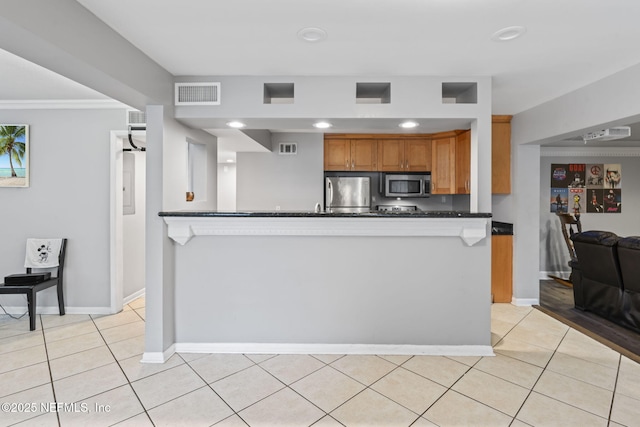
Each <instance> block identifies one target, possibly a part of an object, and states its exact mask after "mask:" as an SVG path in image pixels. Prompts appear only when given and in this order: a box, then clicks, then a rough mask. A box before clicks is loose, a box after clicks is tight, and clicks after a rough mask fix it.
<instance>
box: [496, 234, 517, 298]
mask: <svg viewBox="0 0 640 427" xmlns="http://www.w3.org/2000/svg"><path fill="white" fill-rule="evenodd" d="M512 296H513V236H510V235H495V236H491V300H492V301H493V302H511V299H512Z"/></svg>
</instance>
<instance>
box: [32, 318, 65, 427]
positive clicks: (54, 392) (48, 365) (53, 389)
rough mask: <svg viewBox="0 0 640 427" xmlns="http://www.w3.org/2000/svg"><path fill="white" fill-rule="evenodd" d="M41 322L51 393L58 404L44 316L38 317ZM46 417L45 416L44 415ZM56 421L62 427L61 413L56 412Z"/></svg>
mask: <svg viewBox="0 0 640 427" xmlns="http://www.w3.org/2000/svg"><path fill="white" fill-rule="evenodd" d="M38 318H39V320H40V328H41V329H42V331H41V333H42V341H43V342H44V354H45V356H46V357H47V367H48V368H49V380H50V381H51V382H50V384H51V392H52V393H53V401H54V403H56V404H57V403H58V398H57V397H56V388H55V387H54V386H53V372H51V360H49V350H48V348H47V339H46V337H45V335H44V322H43V320H42V315H38ZM43 415H44V414H43ZM56 420H58V426H62V423H61V422H60V412H58V411H56Z"/></svg>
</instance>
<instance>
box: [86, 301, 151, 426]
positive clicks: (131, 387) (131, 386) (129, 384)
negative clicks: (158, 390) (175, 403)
mask: <svg viewBox="0 0 640 427" xmlns="http://www.w3.org/2000/svg"><path fill="white" fill-rule="evenodd" d="M127 305H128V304H127ZM116 314H117V313H116ZM89 318H90V319H91V321H92V322H93V325H94V326H95V327H96V329H97V330H98V334H100V338H102V341H103V342H104V344H105V345H106V346H107V349H109V353H111V356H112V357H113V360H115V362H116V364H117V365H118V368H120V371H121V372H122V375H123V376H124V378H125V379H126V380H127V385H128V386H129V388H130V389H131V391H133V394H134V396H136V399H138V402H139V403H140V406H142V409H143V410H144V413H145V415H146V416H147V418H148V419H149V421H150V422H151V424H152V425H153V426H155V423H154V422H153V420H152V419H151V417H150V416H149V413H148V412H147V408H146V407H145V406H144V404H143V403H142V401H141V400H140V396H138V393H136V389H135V388H133V385H131V381H129V377H128V376H127V374H126V373H125V372H124V369H122V366H121V365H120V361H119V360H118V358H117V357H116V355H115V354H113V350H111V346H110V345H109V343H107V340H106V339H105V338H104V336H103V335H102V330H101V329H100V328H99V327H98V325H97V324H96V322H95V319H94V318H93V316H91V315H89ZM145 327H146V323H145ZM123 341H124V340H123ZM114 344H115V343H114ZM120 387H122V386H118V387H115V388H112V389H110V390H106V391H103V392H102V393H98V394H97V395H100V394H103V393H106V392H107V391H111V390H115V389H117V388H120ZM97 395H94V396H97ZM90 397H93V396H90ZM85 399H88V398H85ZM141 413H142V412H140V414H141ZM140 414H135V415H133V416H131V417H129V418H126V419H124V420H121V421H119V422H123V421H126V420H128V419H130V418H133V417H137V416H138V415H140Z"/></svg>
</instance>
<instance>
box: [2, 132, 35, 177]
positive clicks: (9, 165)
mask: <svg viewBox="0 0 640 427" xmlns="http://www.w3.org/2000/svg"><path fill="white" fill-rule="evenodd" d="M28 186H29V126H28V125H4V124H0V187H28Z"/></svg>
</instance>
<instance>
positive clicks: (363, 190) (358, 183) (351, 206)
mask: <svg viewBox="0 0 640 427" xmlns="http://www.w3.org/2000/svg"><path fill="white" fill-rule="evenodd" d="M324 194H325V204H324V206H325V209H326V211H327V212H336V213H339V212H369V211H370V210H371V180H370V178H369V177H339V176H334V177H327V178H325V193H324Z"/></svg>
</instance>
